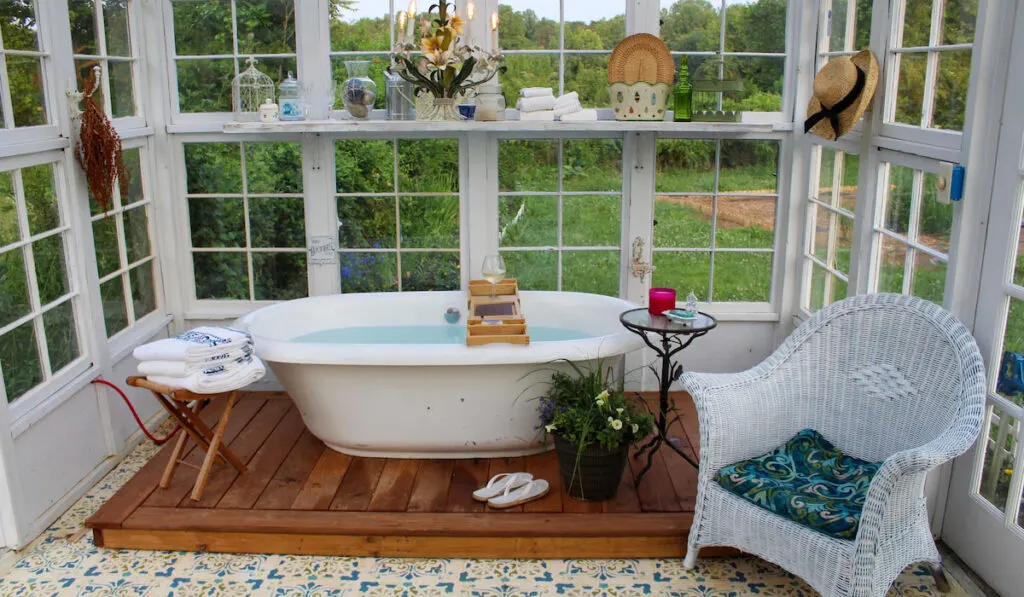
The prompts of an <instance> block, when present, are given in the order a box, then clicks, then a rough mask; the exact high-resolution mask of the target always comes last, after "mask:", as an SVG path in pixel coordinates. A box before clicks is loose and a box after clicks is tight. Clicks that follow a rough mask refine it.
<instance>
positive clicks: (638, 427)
mask: <svg viewBox="0 0 1024 597" xmlns="http://www.w3.org/2000/svg"><path fill="white" fill-rule="evenodd" d="M639 431H640V425H637V424H636V423H633V435H636V434H637V433H638V432H639Z"/></svg>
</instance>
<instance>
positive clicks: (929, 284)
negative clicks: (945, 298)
mask: <svg viewBox="0 0 1024 597" xmlns="http://www.w3.org/2000/svg"><path fill="white" fill-rule="evenodd" d="M914 256H915V268H914V284H913V287H912V288H911V290H910V294H912V295H914V296H916V297H919V298H923V299H926V300H929V301H931V302H933V303H935V304H938V305H941V304H942V295H943V292H944V291H945V290H946V262H945V261H943V260H941V259H936V258H934V257H932V256H930V255H927V254H925V253H924V252H923V251H914Z"/></svg>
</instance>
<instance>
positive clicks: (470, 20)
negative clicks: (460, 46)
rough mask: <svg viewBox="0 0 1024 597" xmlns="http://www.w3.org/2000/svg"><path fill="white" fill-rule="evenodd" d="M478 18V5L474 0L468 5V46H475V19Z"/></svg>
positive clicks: (470, 0)
mask: <svg viewBox="0 0 1024 597" xmlns="http://www.w3.org/2000/svg"><path fill="white" fill-rule="evenodd" d="M474 16H476V5H475V4H473V0H469V2H467V3H466V45H467V46H472V45H473V17H474Z"/></svg>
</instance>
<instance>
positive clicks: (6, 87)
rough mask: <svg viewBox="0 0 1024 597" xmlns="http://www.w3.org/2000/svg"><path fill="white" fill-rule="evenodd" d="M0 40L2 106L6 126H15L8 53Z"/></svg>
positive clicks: (6, 127) (0, 91)
mask: <svg viewBox="0 0 1024 597" xmlns="http://www.w3.org/2000/svg"><path fill="white" fill-rule="evenodd" d="M2 43H3V42H2V40H0V107H3V112H4V128H5V129H7V130H10V129H13V128H14V102H13V101H12V100H11V92H10V89H11V81H10V79H9V78H8V77H7V55H6V54H5V53H4V51H3V49H2V48H3V45H2Z"/></svg>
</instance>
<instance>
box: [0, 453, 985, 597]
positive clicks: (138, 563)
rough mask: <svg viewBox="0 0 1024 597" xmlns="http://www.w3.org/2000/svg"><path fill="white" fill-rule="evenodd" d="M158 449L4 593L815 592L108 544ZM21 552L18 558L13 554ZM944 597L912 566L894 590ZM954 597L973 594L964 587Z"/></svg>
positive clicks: (487, 564) (574, 563) (718, 562)
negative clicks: (134, 480)
mask: <svg viewBox="0 0 1024 597" xmlns="http://www.w3.org/2000/svg"><path fill="white" fill-rule="evenodd" d="M155 453H156V448H155V447H153V446H152V445H150V444H148V443H147V444H143V445H140V446H139V447H138V448H136V449H135V450H134V451H133V452H132V454H131V455H130V456H129V457H128V458H126V459H125V460H124V461H123V462H122V463H121V464H119V465H118V466H117V468H115V469H114V470H113V471H112V472H111V473H110V474H109V475H107V476H106V477H105V478H104V479H103V480H102V481H100V483H98V484H97V485H96V486H95V487H93V488H92V490H91V491H89V493H88V494H86V495H85V496H84V497H83V498H82V499H81V500H79V501H78V502H77V503H76V504H75V505H74V506H73V507H72V508H71V509H70V510H68V511H67V512H66V513H65V514H64V515H63V516H62V517H61V518H60V519H59V520H58V521H57V522H56V523H54V525H53V526H52V527H50V528H49V529H48V530H47V531H46V532H45V533H44V534H43V535H42V536H41V537H40V538H39V539H37V540H36V541H35V542H34V543H33V544H32V545H30V546H29V547H27V548H26V549H24V550H23V551H22V552H21V553H19V554H15V557H14V558H8V564H7V566H6V568H4V569H0V596H6V595H26V596H31V597H42V596H46V595H59V596H62V597H63V596H66V595H68V596H70V595H89V596H104V597H107V596H110V597H114V596H117V597H121V596H125V597H127V596H142V595H146V596H160V595H175V596H182V597H191V596H200V595H202V596H215V595H216V596H236V595H237V596H250V595H252V596H270V595H274V596H287V597H292V596H294V597H314V596H315V597H327V596H335V595H355V594H363V595H389V596H390V595H399V596H409V597H420V596H428V595H466V596H480V597H510V596H513V595H515V596H531V597H540V596H546V595H567V596H579V597H592V596H594V597H596V596H598V595H610V596H617V597H618V596H633V595H658V596H664V597H742V596H745V595H759V596H760V595H763V596H767V597H775V596H782V595H785V596H791V597H802V596H807V597H812V596H814V595H817V593H815V592H814V591H813V590H812V589H810V588H809V587H808V586H807V585H806V584H804V583H803V582H802V581H800V580H799V579H796V578H794V577H793V576H791V575H789V574H786V573H785V572H783V571H782V570H780V569H779V568H777V567H776V566H773V565H771V564H768V563H766V562H764V561H762V560H759V559H757V558H748V557H744V558H719V559H710V560H703V561H701V562H700V564H699V565H698V568H697V569H696V570H694V571H692V572H687V571H686V570H683V568H682V563H681V561H679V560H532V561H530V560H528V561H516V560H443V559H437V560H412V559H385V558H330V557H310V556H283V555H282V556H277V555H270V556H265V555H228V554H213V553H203V554H197V553H188V552H149V551H127V550H123V551H122V550H105V549H98V548H96V547H95V546H93V544H92V535H91V533H86V532H85V530H84V528H83V526H82V522H83V521H84V520H85V519H86V518H87V517H88V516H90V515H91V514H92V513H93V512H94V511H95V510H96V509H97V508H98V507H99V506H100V504H102V503H103V502H104V501H105V500H106V499H107V498H108V497H109V496H110V495H112V494H113V493H114V492H115V491H116V490H117V488H118V487H120V486H121V485H122V484H123V483H124V482H125V481H127V480H128V479H130V478H131V476H132V475H133V474H135V472H136V471H137V470H138V469H139V468H140V467H141V466H142V465H143V464H144V463H145V462H146V461H147V460H148V459H149V458H150V457H152V456H153V454H155ZM12 560H15V561H13V563H12V562H11V561H12ZM932 595H939V593H938V592H937V591H936V590H935V587H934V583H933V582H932V579H931V577H930V576H929V575H928V573H927V571H926V570H925V569H924V568H916V567H915V568H912V569H909V570H908V571H907V572H905V573H904V574H903V576H902V577H900V579H899V580H898V581H897V582H896V584H895V585H894V586H893V589H892V591H890V593H889V597H895V596H906V597H925V596H932ZM948 595H950V596H952V597H966V595H967V594H966V593H965V592H963V590H962V589H961V588H960V587H959V586H958V585H956V584H955V582H954V591H953V592H951V593H949V594H948Z"/></svg>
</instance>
